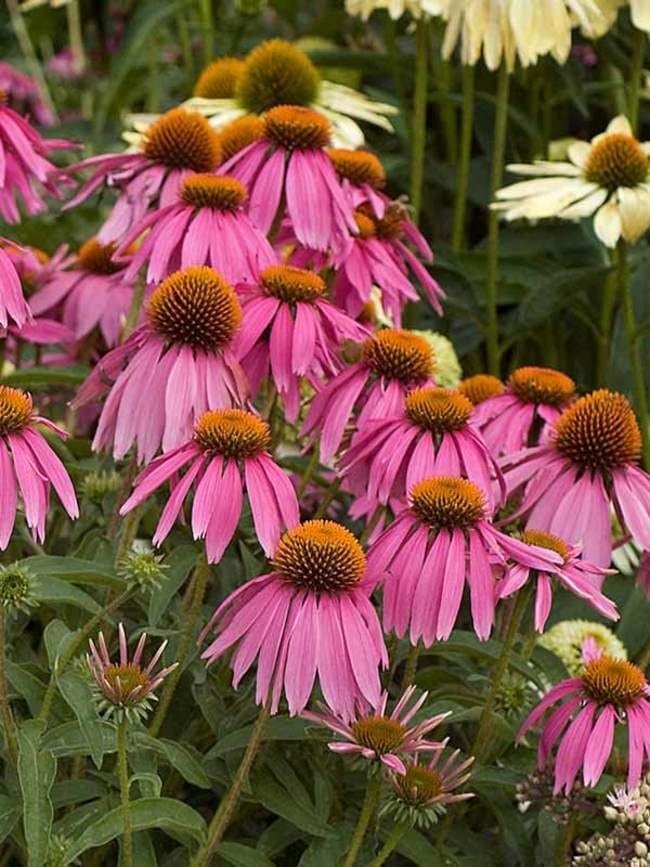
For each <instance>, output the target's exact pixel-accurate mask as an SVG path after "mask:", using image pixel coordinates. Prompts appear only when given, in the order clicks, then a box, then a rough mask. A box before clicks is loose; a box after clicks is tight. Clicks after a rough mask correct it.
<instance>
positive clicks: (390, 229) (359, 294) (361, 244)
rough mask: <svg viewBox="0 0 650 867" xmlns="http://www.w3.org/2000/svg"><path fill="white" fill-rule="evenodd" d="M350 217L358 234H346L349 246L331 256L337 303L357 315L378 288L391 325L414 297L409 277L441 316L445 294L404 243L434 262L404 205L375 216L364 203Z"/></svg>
mask: <svg viewBox="0 0 650 867" xmlns="http://www.w3.org/2000/svg"><path fill="white" fill-rule="evenodd" d="M354 219H355V222H356V224H357V229H358V231H357V233H356V235H354V236H351V237H350V236H349V237H348V241H347V244H346V245H345V246H343V247H339V248H338V249H337V250H335V251H334V253H333V255H332V267H333V268H334V270H335V272H336V277H335V280H334V285H333V292H334V298H335V300H336V303H337V304H339V305H340V306H341V307H343V308H344V309H346V310H348V311H349V312H350V313H351V314H352V315H354V316H357V315H358V314H359V312H360V311H361V309H362V308H363V305H364V304H367V303H368V301H369V300H370V297H371V293H372V290H373V287H374V286H377V287H379V289H380V291H381V301H382V306H383V307H384V309H385V310H386V311H387V313H389V315H390V316H391V317H392V320H393V322H394V323H395V325H400V324H401V321H402V310H403V309H404V305H405V304H406V303H407V302H408V301H417V300H418V294H417V292H416V291H415V289H414V288H413V285H412V279H411V275H412V276H413V278H414V280H415V282H416V283H417V284H419V285H420V286H421V287H422V291H423V292H424V294H425V296H426V298H427V300H428V301H429V303H430V304H431V306H432V307H433V309H434V310H435V311H436V313H437V314H438V315H439V316H442V306H441V304H440V302H441V301H442V300H444V298H445V297H446V296H445V293H444V292H443V290H442V288H441V287H440V284H439V283H438V281H437V280H434V278H433V277H432V276H431V274H429V272H428V271H427V269H426V268H425V267H424V265H423V264H422V263H421V262H420V260H419V259H418V257H417V256H416V255H415V253H414V252H413V250H412V249H411V248H410V246H408V244H407V243H405V242H409V243H410V244H412V245H413V246H414V247H415V250H416V251H417V253H419V254H420V256H422V258H423V259H424V260H425V261H426V262H432V261H433V253H432V251H431V248H430V247H429V245H428V244H427V242H426V241H425V239H424V237H423V235H421V234H420V232H419V231H418V229H417V228H416V227H415V225H414V224H413V223H412V222H411V220H409V219H408V217H407V213H406V210H405V208H404V206H403V205H402V204H400V203H399V202H392V203H391V204H389V205H388V206H387V208H386V211H385V213H384V216H383V217H382V218H381V219H378V218H376V217H374V216H373V215H372V213H371V212H370V208H368V207H367V206H365V205H362V206H361V207H360V208H357V210H356V211H355V212H354Z"/></svg>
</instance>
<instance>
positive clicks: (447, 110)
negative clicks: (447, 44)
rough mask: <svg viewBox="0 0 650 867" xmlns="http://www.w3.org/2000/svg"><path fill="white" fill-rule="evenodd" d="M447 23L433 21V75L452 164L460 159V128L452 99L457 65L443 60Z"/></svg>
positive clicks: (446, 148)
mask: <svg viewBox="0 0 650 867" xmlns="http://www.w3.org/2000/svg"><path fill="white" fill-rule="evenodd" d="M445 29H446V25H445V23H444V22H443V21H442V20H440V21H438V20H434V21H433V22H432V23H431V27H430V31H431V36H432V40H431V49H430V52H429V54H430V61H431V75H432V76H433V78H432V81H433V82H435V87H436V91H437V100H438V106H439V108H438V110H439V115H440V124H441V126H442V133H443V138H444V142H445V159H446V160H447V162H448V163H451V164H452V165H453V164H454V163H455V162H456V161H457V159H458V130H457V124H456V109H455V106H454V103H453V102H452V100H451V99H450V93H451V89H452V82H453V78H454V71H455V65H452V64H451V63H450V62H449V61H448V60H443V58H442V52H441V42H442V40H443V39H444V33H445Z"/></svg>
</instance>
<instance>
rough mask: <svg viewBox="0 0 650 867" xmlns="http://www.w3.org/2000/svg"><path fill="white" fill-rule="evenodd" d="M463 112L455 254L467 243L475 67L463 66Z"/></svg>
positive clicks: (455, 221) (455, 216)
mask: <svg viewBox="0 0 650 867" xmlns="http://www.w3.org/2000/svg"><path fill="white" fill-rule="evenodd" d="M462 88H463V112H462V118H461V130H460V155H459V159H458V174H457V177H456V196H455V198H454V224H453V229H452V233H451V246H452V249H453V251H454V252H455V253H458V252H460V251H461V250H462V249H463V247H464V243H465V222H466V214H467V191H468V190H469V171H470V165H471V161H472V136H473V132H474V67H473V66H463V75H462Z"/></svg>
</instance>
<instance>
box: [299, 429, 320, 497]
mask: <svg viewBox="0 0 650 867" xmlns="http://www.w3.org/2000/svg"><path fill="white" fill-rule="evenodd" d="M318 451H319V443H318V440H316V442H314V443H313V445H312V452H311V457H310V458H309V463H308V464H307V466H306V467H305V472H304V473H303V475H302V479H301V480H300V485H299V486H298V499H300V498H301V497H302V495H303V494H304V493H305V491H306V490H307V487H308V485H309V483H310V482H311V478H312V476H313V475H314V471H315V470H316V467H317V466H318V458H319V454H318Z"/></svg>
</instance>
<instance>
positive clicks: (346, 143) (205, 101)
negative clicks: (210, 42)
mask: <svg viewBox="0 0 650 867" xmlns="http://www.w3.org/2000/svg"><path fill="white" fill-rule="evenodd" d="M207 78H210V79H211V82H210V85H209V86H208V87H207V92H208V93H210V92H211V96H214V95H215V94H218V95H219V97H220V98H219V99H212V98H206V95H205V90H206V87H203V88H201V87H199V93H200V92H201V91H202V90H203V91H204V93H203V95H201V96H193V97H192V98H191V99H188V100H187V101H186V102H184V103H183V106H184V107H185V108H189V109H192V110H194V111H198V112H199V113H200V114H202V115H204V116H205V117H207V118H208V119H209V121H210V124H211V125H212V126H214V127H215V128H217V129H220V128H221V127H223V126H225V125H226V124H228V123H230V122H231V121H233V120H235V119H236V118H238V117H242V116H243V115H245V114H250V113H253V114H258V115H260V114H263V113H264V112H265V111H268V110H269V109H270V108H273V107H274V106H277V105H304V106H307V107H309V108H312V109H315V110H316V111H319V112H320V113H321V114H323V115H325V117H326V118H327V119H328V120H329V122H330V124H331V126H332V145H333V146H334V147H338V148H351V149H353V150H354V149H356V148H359V147H362V146H363V144H364V143H365V138H364V135H363V131H362V129H361V127H360V126H359V124H358V123H357V120H361V121H365V122H366V123H371V124H373V125H374V126H379V127H381V128H382V129H385V130H386V131H387V132H393V126H392V124H391V122H390V120H389V117H390V116H392V115H396V114H397V113H398V112H397V108H396V107H395V106H394V105H389V104H388V103H385V102H377V101H376V100H373V99H370V98H369V97H367V96H365V94H363V93H360V92H359V91H358V90H355V89H354V88H353V87H348V86H347V85H345V84H339V83H336V82H333V81H324V80H323V79H322V78H321V76H320V73H319V71H318V70H317V69H316V67H315V66H314V64H313V63H312V62H311V60H310V59H309V58H308V57H307V55H306V54H305V53H304V52H303V51H301V50H300V48H298V47H297V46H296V45H292V44H291V43H289V42H285V41H284V40H282V39H271V40H269V41H268V42H263V43H262V44H261V45H258V46H257V47H256V48H254V49H253V50H252V51H251V52H250V54H249V55H248V56H247V57H246V59H245V60H244V61H243V62H242V61H238V60H237V59H235V58H222V59H221V60H218V61H216V62H213V63H212V64H210V66H209V67H207V69H206V70H204V71H203V73H202V74H201V78H200V82H203V83H204V84H205V82H206V79H207ZM155 119H156V115H150V114H149V115H143V114H138V115H129V116H128V117H127V123H128V124H129V125H131V126H133V128H134V130H135V132H136V133H138V134H141V133H142V132H143V131H144V129H146V127H147V126H149V124H150V123H151V122H152V121H154V120H155ZM124 137H125V138H126V139H127V141H129V142H130V143H132V144H133V143H134V136H133V134H132V132H131V133H127V134H125V136H124ZM136 143H137V142H136Z"/></svg>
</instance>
